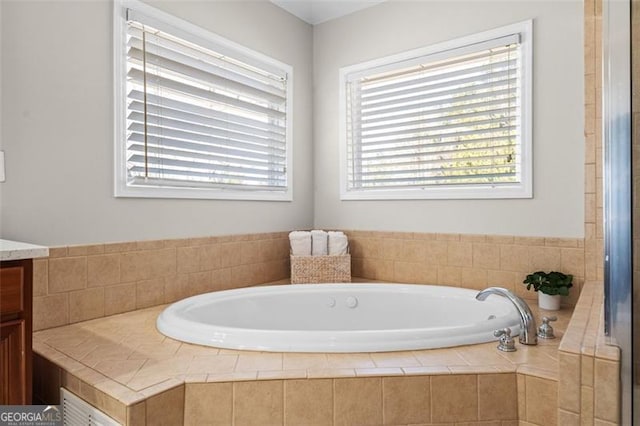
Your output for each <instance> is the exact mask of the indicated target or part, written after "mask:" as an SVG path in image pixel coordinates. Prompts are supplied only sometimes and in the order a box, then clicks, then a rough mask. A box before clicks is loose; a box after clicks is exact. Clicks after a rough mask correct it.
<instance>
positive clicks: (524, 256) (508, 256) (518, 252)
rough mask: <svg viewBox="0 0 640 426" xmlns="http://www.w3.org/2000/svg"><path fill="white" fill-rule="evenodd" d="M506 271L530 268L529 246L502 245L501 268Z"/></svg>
mask: <svg viewBox="0 0 640 426" xmlns="http://www.w3.org/2000/svg"><path fill="white" fill-rule="evenodd" d="M492 269H502V270H504V271H517V272H522V271H528V270H529V247H527V246H520V245H513V244H510V245H502V246H500V268H492Z"/></svg>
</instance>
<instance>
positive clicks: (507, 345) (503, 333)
mask: <svg viewBox="0 0 640 426" xmlns="http://www.w3.org/2000/svg"><path fill="white" fill-rule="evenodd" d="M493 335H494V336H496V337H499V338H500V339H499V340H498V350H500V351H503V352H514V351H515V350H516V343H515V342H514V341H513V337H511V329H510V328H509V327H507V328H501V329H500V330H496V331H494V332H493Z"/></svg>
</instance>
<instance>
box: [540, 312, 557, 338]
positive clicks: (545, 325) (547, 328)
mask: <svg viewBox="0 0 640 426" xmlns="http://www.w3.org/2000/svg"><path fill="white" fill-rule="evenodd" d="M557 320H558V317H556V316H552V317H542V324H540V327H538V337H539V338H541V339H555V338H556V335H555V334H554V333H553V327H551V324H549V323H550V322H551V321H557Z"/></svg>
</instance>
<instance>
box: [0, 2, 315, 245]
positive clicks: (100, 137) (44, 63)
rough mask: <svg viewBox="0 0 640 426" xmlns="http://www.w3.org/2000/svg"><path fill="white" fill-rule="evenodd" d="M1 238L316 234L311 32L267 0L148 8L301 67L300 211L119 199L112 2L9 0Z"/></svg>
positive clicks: (293, 205) (281, 205)
mask: <svg viewBox="0 0 640 426" xmlns="http://www.w3.org/2000/svg"><path fill="white" fill-rule="evenodd" d="M0 1H1V2H2V21H1V25H0V28H1V31H0V33H1V34H0V36H1V40H2V50H1V52H2V68H1V75H2V84H1V85H0V90H1V92H2V114H1V116H2V117H1V119H2V123H3V126H2V133H1V135H2V138H1V141H2V146H3V147H4V149H5V151H6V160H7V182H6V183H3V184H0V185H2V193H1V199H0V203H1V207H0V210H1V216H0V224H1V229H0V235H1V236H2V237H3V238H6V239H17V240H23V241H29V242H33V243H41V244H47V245H62V244H78V243H94V242H100V243H102V242H109V241H128V240H142V239H159V238H174V237H190V236H205V235H222V234H235V233H250V232H251V233H253V232H272V231H280V230H290V229H294V228H300V227H308V226H310V225H311V224H312V220H313V210H312V209H313V198H312V194H311V192H310V190H309V188H311V186H312V183H311V180H312V167H313V166H312V156H311V155H312V141H311V137H312V133H311V130H312V125H311V120H312V116H311V111H312V105H311V99H312V97H311V87H312V84H311V76H312V69H311V67H312V53H311V52H312V50H311V47H312V28H311V26H309V25H308V24H305V23H303V22H302V21H300V20H298V19H296V18H294V17H293V16H292V15H290V14H288V13H287V12H285V11H283V10H282V9H280V8H278V7H276V6H274V5H272V4H271V3H269V2H267V1H266V0H264V1H242V2H237V1H236V2H233V1H228V2H204V1H169V2H152V5H154V6H156V7H158V8H160V9H163V10H165V11H167V12H169V13H171V14H173V15H176V16H178V17H180V18H182V19H185V20H188V21H190V22H192V23H194V24H196V25H199V26H201V27H203V28H206V29H209V30H210V31H212V32H215V33H216V34H219V35H221V36H223V37H226V38H228V39H231V40H233V41H235V42H237V43H241V44H244V45H246V46H247V47H249V48H251V49H253V50H256V51H258V52H261V53H264V54H266V55H269V56H271V57H273V58H275V59H278V60H280V61H282V62H285V63H288V64H290V65H292V66H293V68H294V85H295V86H294V109H295V115H294V123H293V131H294V142H293V145H294V148H293V153H294V159H293V160H294V170H293V181H294V201H293V202H241V201H218V200H213V201H212V200H167V199H125V198H114V197H113V195H112V194H113V185H112V181H113V133H114V130H113V128H114V123H113V113H112V110H113V95H112V93H113V80H112V67H113V66H112V34H113V30H112V25H113V24H112V9H113V5H112V3H111V2H109V1H103V0H100V1H42V2H35V1H3V0H0Z"/></svg>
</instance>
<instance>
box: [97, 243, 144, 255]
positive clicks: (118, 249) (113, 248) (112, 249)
mask: <svg viewBox="0 0 640 426" xmlns="http://www.w3.org/2000/svg"><path fill="white" fill-rule="evenodd" d="M135 250H136V242H135V241H129V242H121V243H109V244H105V245H104V252H105V253H124V252H128V251H135Z"/></svg>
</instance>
